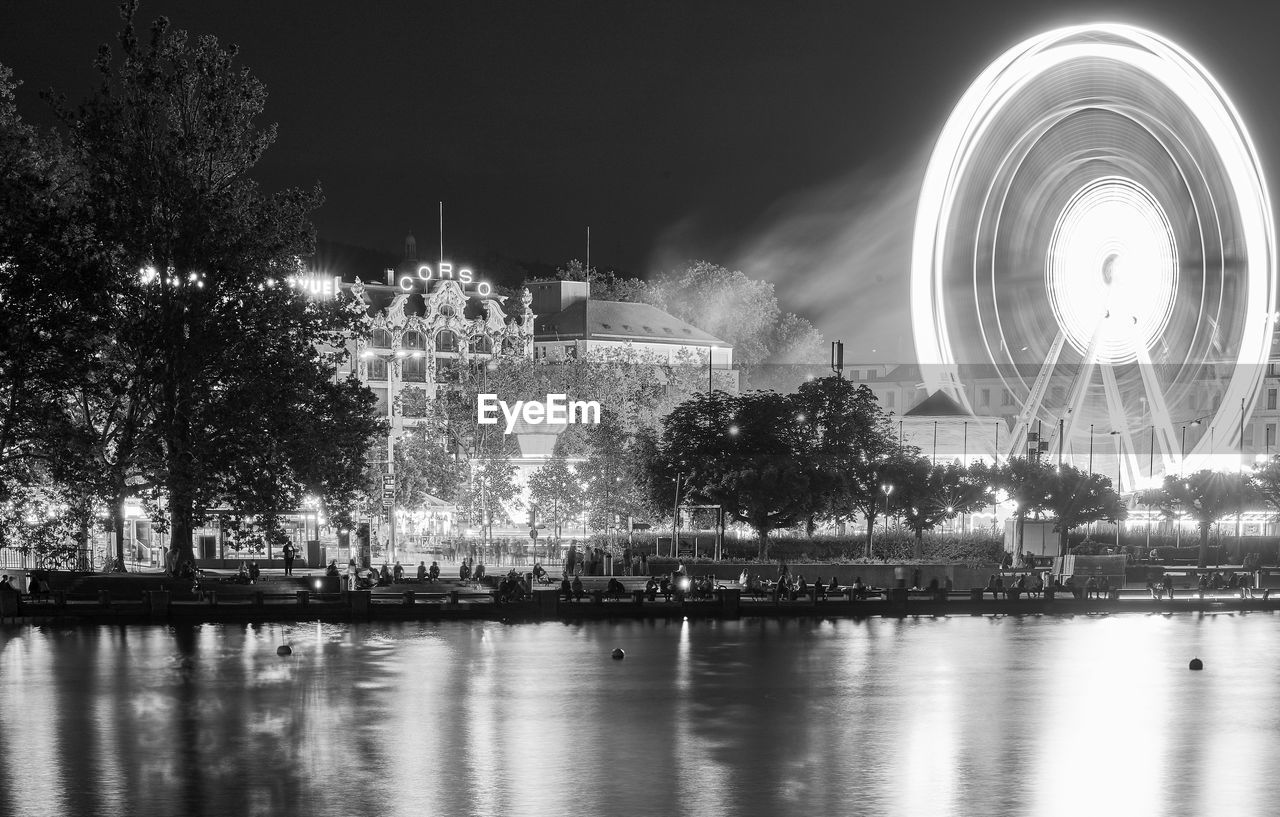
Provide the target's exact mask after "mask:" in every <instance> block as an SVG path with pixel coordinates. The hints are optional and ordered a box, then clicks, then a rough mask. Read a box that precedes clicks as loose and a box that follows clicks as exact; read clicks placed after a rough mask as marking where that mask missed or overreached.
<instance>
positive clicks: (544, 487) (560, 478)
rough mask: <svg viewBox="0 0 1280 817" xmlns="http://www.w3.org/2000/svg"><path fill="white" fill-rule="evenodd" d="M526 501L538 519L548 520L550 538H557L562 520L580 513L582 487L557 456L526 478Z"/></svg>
mask: <svg viewBox="0 0 1280 817" xmlns="http://www.w3.org/2000/svg"><path fill="white" fill-rule="evenodd" d="M529 499H530V500H531V501H532V502H533V505H534V507H535V508H537V512H538V519H539V520H548V521H549V522H550V524H551V530H552V535H553V536H555V537H556V539H559V538H560V531H561V530H562V528H563V527H564V523H565V521H567V520H570V519H573V518H574V517H575V516H577V515H578V514H579V513H580V512H581V510H582V485H581V484H580V482H579V477H578V475H577V474H576V473H574V472H573V471H572V470H570V468H569V462H568V460H566V459H565V457H564V456H563V455H561V454H556V455H555V456H553V457H552V458H551V459H549V460H547V462H546V463H545V464H543V466H542V467H541V468H539V469H538V470H537V471H534V472H533V474H532V475H531V476H530V477H529Z"/></svg>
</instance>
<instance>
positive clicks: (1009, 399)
mask: <svg viewBox="0 0 1280 817" xmlns="http://www.w3.org/2000/svg"><path fill="white" fill-rule="evenodd" d="M1000 405H1002V406H1012V405H1013V392H1011V391H1006V392H1004V393H1003V394H1002V395H1001V397H1000Z"/></svg>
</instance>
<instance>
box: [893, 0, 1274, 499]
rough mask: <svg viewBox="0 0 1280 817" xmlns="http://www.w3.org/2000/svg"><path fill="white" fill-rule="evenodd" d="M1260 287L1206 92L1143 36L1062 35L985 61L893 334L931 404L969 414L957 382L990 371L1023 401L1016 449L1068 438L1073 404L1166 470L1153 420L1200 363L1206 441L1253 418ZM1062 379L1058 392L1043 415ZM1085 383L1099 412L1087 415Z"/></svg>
mask: <svg viewBox="0 0 1280 817" xmlns="http://www.w3.org/2000/svg"><path fill="white" fill-rule="evenodd" d="M1276 276H1277V263H1276V246H1275V228H1274V225H1273V223H1272V208H1271V201H1270V197H1269V194H1268V192H1267V187H1266V183H1265V181H1264V179H1263V176H1262V172H1261V166H1260V162H1259V160H1258V157H1257V153H1256V151H1255V150H1254V147H1253V144H1252V141H1251V139H1250V137H1249V134H1248V132H1247V130H1246V129H1245V126H1244V124H1243V122H1242V121H1241V118H1240V116H1239V114H1238V113H1237V111H1236V109H1235V107H1234V106H1233V105H1232V103H1231V101H1230V100H1229V99H1228V98H1227V95H1226V94H1225V92H1224V91H1223V90H1222V88H1221V87H1220V86H1219V85H1218V83H1217V82H1216V81H1215V80H1214V79H1213V77H1211V76H1210V75H1209V73H1208V72H1207V71H1206V70H1205V69H1204V67H1203V66H1202V65H1200V63H1199V62H1197V61H1196V60H1195V59H1194V58H1193V57H1191V56H1190V55H1189V54H1188V53H1187V52H1185V51H1184V50H1182V49H1181V48H1179V47H1178V46H1177V45H1175V44H1173V43H1172V42H1170V41H1168V40H1166V39H1164V38H1163V37H1160V36H1159V35H1157V34H1154V33H1152V32H1149V31H1145V30H1143V29H1139V28H1135V27H1132V26H1127V25H1119V24H1096V25H1085V26H1074V27H1068V28H1062V29H1057V30H1054V31H1050V32H1047V33H1045V34H1042V35H1039V36H1036V37H1033V38H1031V39H1028V40H1026V41H1025V42H1023V43H1021V44H1019V45H1017V46H1015V47H1014V48H1011V49H1010V50H1008V51H1007V52H1005V53H1004V54H1002V55H1001V56H1000V57H999V58H997V59H996V60H995V61H994V62H993V63H992V64H991V65H990V66H989V67H988V68H987V69H986V70H984V71H983V72H982V74H981V75H980V76H979V77H978V78H977V79H976V80H975V81H974V82H973V83H972V85H970V87H969V88H968V89H967V90H966V92H965V93H964V95H963V96H962V97H961V99H960V101H959V103H958V104H957V105H956V107H955V109H954V110H953V111H952V113H951V116H950V117H949V118H948V120H947V122H946V124H945V126H944V127H943V130H942V132H941V134H940V136H939V138H938V141H937V143H936V145H935V147H934V151H933V154H932V156H931V158H930V161H929V165H928V168H927V170H926V172H925V177H924V180H923V182H922V185H921V191H920V203H919V206H918V210H917V215H916V224H915V231H914V237H913V246H912V268H911V314H912V330H913V334H914V338H915V344H916V351H917V355H918V358H919V362H920V364H921V368H922V374H923V376H924V379H925V383H926V385H927V387H928V388H929V389H930V390H937V389H941V390H943V391H945V392H947V393H948V394H949V395H950V396H952V397H953V398H955V399H956V400H957V401H958V402H960V404H961V405H962V406H964V407H965V408H967V409H969V410H971V411H972V406H971V405H970V403H969V398H968V396H967V395H966V394H965V392H964V390H963V389H961V388H960V382H961V380H960V372H959V369H958V367H959V366H960V365H967V364H982V365H991V366H994V367H995V368H996V370H997V371H998V372H999V375H1000V377H1001V378H1002V379H1003V380H1005V383H1006V385H1007V387H1008V389H1009V391H1011V392H1013V393H1014V394H1015V395H1016V396H1017V397H1018V399H1020V400H1021V401H1022V402H1023V406H1022V411H1021V412H1020V413H1019V418H1018V422H1019V425H1020V426H1022V428H1021V433H1022V434H1025V431H1026V428H1025V426H1026V424H1028V423H1030V422H1033V421H1034V420H1035V419H1036V418H1037V416H1042V415H1041V413H1042V410H1043V411H1044V412H1048V415H1047V416H1049V417H1050V419H1051V418H1052V415H1053V413H1054V412H1056V413H1057V417H1059V418H1060V417H1063V416H1064V414H1066V415H1071V417H1070V422H1071V424H1072V429H1074V428H1077V427H1081V426H1082V424H1083V425H1087V424H1088V421H1086V420H1085V419H1084V418H1083V417H1082V416H1081V412H1080V411H1079V409H1080V408H1081V406H1084V407H1085V408H1084V411H1086V412H1087V411H1092V412H1093V416H1094V417H1095V418H1096V419H1097V420H1101V421H1106V422H1109V423H1110V424H1111V427H1112V428H1113V429H1116V430H1118V431H1120V432H1121V433H1122V434H1125V435H1126V436H1127V435H1128V427H1129V425H1132V424H1135V423H1136V424H1138V425H1142V424H1146V425H1149V426H1150V427H1152V428H1155V429H1156V430H1157V431H1158V433H1159V437H1160V439H1159V443H1160V447H1161V448H1162V449H1163V452H1162V457H1161V460H1162V462H1165V463H1166V464H1167V463H1168V462H1169V461H1170V458H1171V457H1172V453H1173V439H1174V435H1173V431H1172V429H1173V422H1172V420H1171V419H1170V417H1171V413H1170V406H1171V405H1173V406H1177V405H1179V401H1180V400H1181V399H1182V398H1185V397H1187V396H1188V395H1191V394H1192V392H1193V390H1194V389H1195V388H1197V387H1198V386H1199V385H1201V383H1200V379H1202V378H1203V377H1204V376H1205V373H1206V372H1212V371H1215V369H1214V368H1213V367H1214V366H1215V364H1216V365H1217V366H1218V368H1219V369H1221V368H1224V367H1222V365H1221V364H1229V366H1227V367H1225V368H1230V369H1232V373H1231V375H1230V378H1229V381H1228V382H1226V383H1225V384H1223V386H1222V388H1221V389H1220V395H1221V397H1220V403H1219V405H1217V406H1215V411H1216V414H1215V415H1214V417H1213V421H1212V425H1213V426H1215V427H1216V428H1217V429H1219V431H1221V430H1222V429H1234V428H1237V427H1238V426H1239V425H1240V423H1241V421H1242V419H1243V417H1244V416H1245V411H1247V410H1248V408H1246V407H1251V406H1252V404H1253V402H1254V400H1255V398H1256V396H1257V393H1258V390H1259V387H1260V385H1261V379H1262V366H1261V364H1263V363H1265V362H1266V360H1267V357H1268V355H1269V352H1270V345H1271V336H1272V331H1273V328H1274V322H1275V314H1276V313H1275V310H1276V293H1277V277H1276ZM1055 337H1057V338H1061V337H1065V340H1066V342H1067V344H1068V348H1067V350H1065V351H1061V354H1060V355H1059V354H1057V352H1058V351H1060V350H1061V347H1060V345H1057V344H1056V343H1051V341H1054V339H1055ZM1013 350H1024V351H1026V354H1025V355H1022V356H1018V354H1017V353H1015V352H1013ZM1051 355H1052V357H1053V359H1052V360H1050V359H1048V358H1049V357H1050V356H1051ZM1060 358H1061V359H1060ZM1095 364H1096V365H1095ZM1063 366H1066V367H1068V368H1070V369H1071V370H1072V371H1073V372H1074V373H1075V374H1074V379H1073V381H1072V384H1071V386H1070V389H1069V390H1068V391H1069V392H1070V394H1069V396H1067V397H1065V398H1056V399H1057V403H1058V404H1057V405H1047V404H1045V403H1044V400H1045V395H1046V392H1047V391H1048V390H1047V389H1046V388H1045V385H1046V384H1045V382H1044V381H1045V379H1046V376H1052V375H1054V374H1056V371H1055V370H1056V369H1057V368H1059V367H1063ZM1027 367H1039V372H1040V374H1039V375H1038V376H1037V377H1036V378H1035V383H1034V384H1032V383H1029V382H1028V377H1027V375H1026V371H1027ZM1095 368H1097V369H1102V370H1103V376H1102V384H1101V388H1102V391H1103V392H1104V397H1105V403H1102V402H1101V401H1096V402H1097V403H1098V404H1097V405H1093V406H1092V407H1090V404H1088V402H1087V401H1086V400H1085V396H1086V393H1087V392H1089V390H1090V388H1091V386H1096V385H1097V384H1095V383H1094V370H1095ZM1034 370H1035V369H1033V371H1034ZM1058 391H1062V390H1055V392H1058ZM1192 405H1194V403H1193V404H1192ZM1068 433H1069V432H1068ZM1019 434H1020V432H1019V430H1017V429H1015V433H1014V434H1012V435H1010V437H1011V442H1013V443H1014V444H1015V445H1016V444H1017V442H1016V441H1017V440H1018V439H1020V436H1019ZM1215 438H1216V439H1219V441H1221V440H1222V439H1224V438H1222V434H1221V433H1219V434H1217V435H1216V436H1215ZM1153 439H1154V434H1153ZM1125 442H1126V443H1131V441H1130V440H1128V439H1126V440H1125ZM1200 442H1202V443H1205V445H1200V444H1199V443H1197V446H1198V448H1197V449H1193V452H1192V453H1193V454H1194V453H1196V452H1197V450H1198V451H1199V452H1200V453H1203V454H1206V455H1207V454H1209V453H1210V452H1209V450H1208V449H1209V448H1210V447H1211V446H1212V441H1211V440H1201V441H1200ZM1152 446H1153V447H1154V446H1155V443H1154V442H1153V443H1152ZM1127 450H1128V451H1129V452H1130V457H1133V455H1134V454H1136V450H1135V449H1134V447H1133V446H1132V445H1131V444H1130V445H1128V446H1127ZM1152 453H1153V454H1154V452H1152ZM1138 473H1139V472H1138V471H1137V469H1136V466H1134V467H1133V469H1132V477H1131V478H1132V479H1136V478H1137V477H1138ZM1152 476H1153V475H1152Z"/></svg>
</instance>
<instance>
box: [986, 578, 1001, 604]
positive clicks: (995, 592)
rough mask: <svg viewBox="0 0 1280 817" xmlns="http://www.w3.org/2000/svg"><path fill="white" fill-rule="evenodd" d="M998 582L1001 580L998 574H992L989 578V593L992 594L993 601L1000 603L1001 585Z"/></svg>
mask: <svg viewBox="0 0 1280 817" xmlns="http://www.w3.org/2000/svg"><path fill="white" fill-rule="evenodd" d="M997 582H999V579H998V578H997V577H996V574H994V573H992V574H991V575H990V576H988V577H987V592H988V593H990V594H991V598H992V599H994V600H997V601H998V600H999V599H1000V585H999V584H998V583H997Z"/></svg>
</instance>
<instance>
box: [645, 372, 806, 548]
mask: <svg viewBox="0 0 1280 817" xmlns="http://www.w3.org/2000/svg"><path fill="white" fill-rule="evenodd" d="M805 448H806V443H805V442H804V438H803V432H802V429H801V426H800V424H799V423H797V422H796V416H795V404H794V403H793V402H792V400H791V399H790V398H789V397H786V396H783V395H779V394H775V393H774V392H748V393H746V394H742V395H730V394H727V393H725V392H715V393H713V394H710V395H706V394H699V395H696V396H694V397H693V398H692V399H690V400H687V401H685V402H684V403H681V404H680V405H679V406H677V407H676V408H675V410H674V411H672V412H671V414H669V415H668V416H667V417H666V418H664V420H663V431H662V437H661V440H660V442H659V451H660V456H659V457H658V459H657V460H656V461H654V462H652V463H651V464H650V467H651V468H653V469H654V471H655V474H654V477H655V478H656V479H653V480H652V481H653V482H655V483H656V482H659V481H663V480H664V478H665V477H667V476H668V475H669V474H670V473H671V472H672V471H676V472H677V473H678V475H679V476H680V484H681V490H682V500H692V501H693V502H694V503H695V504H700V505H719V506H720V507H721V508H722V509H723V510H724V513H725V515H726V516H727V517H728V518H730V519H736V520H738V521H740V522H744V523H746V524H748V525H750V526H751V527H752V528H753V529H754V530H755V531H756V535H757V536H758V537H759V551H758V554H759V558H761V559H765V558H768V554H769V534H770V533H771V532H773V531H774V530H777V529H778V528H787V527H791V526H793V525H795V524H796V523H797V522H798V521H800V520H802V519H805V518H806V517H807V516H808V514H809V513H810V511H811V509H812V507H813V498H814V496H815V493H816V491H817V487H818V483H819V480H820V476H821V474H820V471H819V469H818V467H817V466H816V464H815V463H814V461H813V460H812V459H811V458H809V457H807V456H804V454H805V453H806V452H805Z"/></svg>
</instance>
